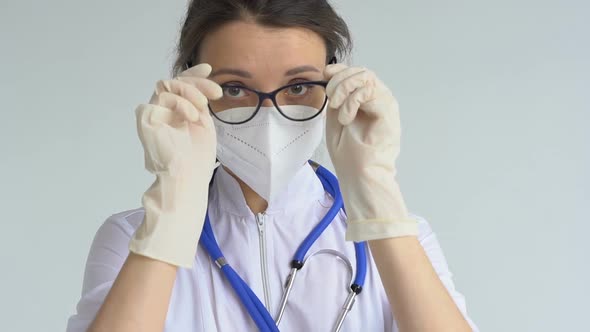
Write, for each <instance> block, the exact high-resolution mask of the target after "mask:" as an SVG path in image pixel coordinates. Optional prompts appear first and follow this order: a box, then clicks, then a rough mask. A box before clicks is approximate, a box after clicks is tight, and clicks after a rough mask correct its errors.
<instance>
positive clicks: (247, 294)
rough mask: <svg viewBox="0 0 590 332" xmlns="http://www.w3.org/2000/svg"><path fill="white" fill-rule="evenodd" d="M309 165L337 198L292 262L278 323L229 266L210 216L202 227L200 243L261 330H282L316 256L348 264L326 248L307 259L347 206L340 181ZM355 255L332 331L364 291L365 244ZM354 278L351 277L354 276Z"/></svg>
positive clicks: (275, 331) (349, 265)
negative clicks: (299, 279)
mask: <svg viewBox="0 0 590 332" xmlns="http://www.w3.org/2000/svg"><path fill="white" fill-rule="evenodd" d="M310 164H311V165H312V166H314V167H315V168H316V175H317V176H318V178H319V179H320V181H321V182H322V185H323V186H324V190H325V191H327V192H328V193H329V194H330V195H331V196H332V197H333V199H334V203H333V204H332V207H330V209H329V210H328V213H326V215H325V216H324V218H323V219H322V220H321V221H320V222H319V224H317V225H316V226H315V227H314V228H313V230H312V231H311V232H310V233H309V234H308V235H307V237H306V238H305V240H304V241H303V242H302V243H301V244H300V245H299V248H298V249H297V252H295V255H294V257H293V260H292V261H291V272H290V273H289V275H288V276H287V280H286V282H285V289H284V290H283V295H282V297H281V304H280V307H279V313H278V315H277V317H276V322H275V320H273V318H272V316H271V314H270V313H269V312H268V310H266V308H265V307H264V305H263V304H262V302H261V301H260V299H259V298H258V297H257V296H256V294H254V292H253V291H252V289H250V287H249V286H248V284H246V282H245V281H244V280H243V279H242V278H241V277H240V276H239V275H238V274H237V273H236V271H235V270H234V269H233V268H232V267H231V266H230V265H229V263H228V262H227V260H226V259H225V257H224V256H223V253H222V252H221V249H220V248H219V245H218V244H217V240H216V239H215V235H214V234H213V228H211V222H210V221H209V215H208V214H207V215H206V216H205V225H204V227H203V232H202V233H201V239H200V243H201V245H202V246H203V247H204V248H205V251H207V253H208V254H209V256H210V257H211V259H212V260H213V261H214V262H215V264H216V265H217V266H218V267H219V269H220V270H221V271H222V273H223V274H224V276H225V278H226V279H227V280H228V281H229V282H230V284H231V286H232V288H233V289H234V291H235V292H236V294H237V295H238V297H239V298H240V300H241V301H242V304H243V305H244V306H245V307H246V309H247V310H248V313H249V314H250V317H252V319H253V320H254V322H255V323H256V326H258V329H259V330H260V331H263V332H266V331H273V332H278V331H279V328H278V325H279V323H280V321H281V318H282V317H283V314H284V312H285V308H286V306H287V301H288V298H289V294H290V293H291V289H292V287H293V283H294V282H295V276H296V275H297V272H298V271H299V270H300V269H301V268H302V267H303V266H304V265H305V263H306V261H307V260H309V259H310V258H311V256H314V255H316V254H321V253H330V254H334V255H336V256H337V257H338V258H341V259H342V260H343V261H346V262H348V260H347V259H346V257H345V256H344V255H342V254H341V253H338V252H337V251H334V250H331V249H324V250H320V251H318V252H316V253H314V254H312V255H310V256H308V257H307V258H306V257H305V256H306V255H307V251H308V250H309V248H310V247H311V246H312V245H313V243H314V242H315V241H316V240H317V239H318V238H319V237H320V235H321V234H322V232H323V231H324V230H325V229H326V228H327V227H328V225H330V223H332V221H333V220H334V218H335V217H336V215H337V214H338V212H339V211H340V209H343V210H344V203H343V201H342V194H341V193H340V187H339V185H338V180H337V179H336V177H335V176H334V175H333V174H332V173H330V171H328V170H327V169H325V168H324V167H322V166H321V165H319V164H317V163H315V162H313V161H310ZM354 248H355V256H356V275H355V276H354V280H353V281H352V284H351V286H350V290H349V293H348V296H347V298H346V301H345V302H344V305H343V306H342V311H341V312H340V314H339V315H338V318H337V320H336V323H335V324H334V328H333V330H332V331H340V329H341V328H342V324H343V323H344V319H345V318H346V315H347V314H348V312H349V311H350V310H351V309H352V306H353V304H354V301H355V298H356V296H357V295H358V294H359V293H360V292H361V291H362V289H363V285H364V282H365V276H366V273H367V252H366V244H365V243H364V242H355V243H354ZM347 265H348V268H349V272H350V275H351V276H352V265H351V264H350V263H348V264H347ZM351 279H352V277H351Z"/></svg>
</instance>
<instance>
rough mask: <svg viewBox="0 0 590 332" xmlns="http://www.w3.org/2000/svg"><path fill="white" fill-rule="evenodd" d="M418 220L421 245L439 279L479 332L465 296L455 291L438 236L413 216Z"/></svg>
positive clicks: (472, 327)
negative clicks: (469, 314) (468, 309)
mask: <svg viewBox="0 0 590 332" xmlns="http://www.w3.org/2000/svg"><path fill="white" fill-rule="evenodd" d="M413 217H415V218H416V219H417V220H418V225H419V240H420V244H421V245H422V247H423V248H424V251H425V252H426V255H427V256H428V258H429V259H430V262H431V264H432V266H433V267H434V270H435V271H436V273H437V274H438V277H439V278H440V280H441V281H442V283H443V285H444V286H445V287H446V289H447V291H448V292H449V294H450V295H451V297H452V298H453V300H454V301H455V304H456V305H457V307H458V308H459V310H460V311H461V313H462V314H463V316H464V317H465V319H466V320H467V322H468V323H469V325H470V326H471V329H472V330H473V331H474V332H479V329H478V328H477V326H475V324H474V323H473V321H472V320H471V319H470V318H469V316H468V314H467V305H466V301H465V296H463V294H461V293H459V292H458V291H457V290H456V289H455V284H454V282H453V274H452V273H451V271H450V270H449V266H448V264H447V260H446V258H445V256H444V254H443V251H442V249H441V247H440V244H439V242H438V239H437V238H436V234H434V232H433V231H432V228H431V227H430V224H429V223H428V221H426V220H425V219H424V218H422V217H420V216H416V215H413Z"/></svg>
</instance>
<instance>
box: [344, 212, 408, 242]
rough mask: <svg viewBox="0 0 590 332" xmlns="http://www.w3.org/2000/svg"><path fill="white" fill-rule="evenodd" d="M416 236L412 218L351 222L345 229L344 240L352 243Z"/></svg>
mask: <svg viewBox="0 0 590 332" xmlns="http://www.w3.org/2000/svg"><path fill="white" fill-rule="evenodd" d="M417 235H418V222H417V221H416V220H414V219H412V218H407V219H403V220H390V219H389V220H388V219H370V220H352V221H349V222H348V225H347V229H346V240H347V241H354V242H362V241H370V240H379V239H386V238H393V237H402V236H417Z"/></svg>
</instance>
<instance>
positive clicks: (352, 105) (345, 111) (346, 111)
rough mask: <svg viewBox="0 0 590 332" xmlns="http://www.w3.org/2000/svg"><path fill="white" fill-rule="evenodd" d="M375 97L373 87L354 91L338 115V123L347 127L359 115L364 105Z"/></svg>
mask: <svg viewBox="0 0 590 332" xmlns="http://www.w3.org/2000/svg"><path fill="white" fill-rule="evenodd" d="M372 97H373V87H371V86H364V87H362V88H360V89H358V90H356V91H354V92H353V93H352V94H351V95H350V96H349V97H348V98H347V99H346V101H345V102H344V104H343V105H342V107H340V109H339V110H340V111H339V113H338V122H340V123H341V124H342V125H343V126H347V125H349V124H350V123H352V121H353V120H354V118H355V117H356V116H357V114H358V110H359V108H360V107H361V105H362V104H364V103H365V102H367V101H369V100H370V98H372Z"/></svg>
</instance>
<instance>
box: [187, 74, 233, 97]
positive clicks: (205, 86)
mask: <svg viewBox="0 0 590 332" xmlns="http://www.w3.org/2000/svg"><path fill="white" fill-rule="evenodd" d="M177 80H179V81H182V82H186V83H187V84H191V85H192V86H194V87H196V88H197V89H198V90H199V91H200V92H201V93H202V94H203V95H205V97H207V99H209V100H216V99H219V98H221V97H222V96H223V89H222V88H221V86H219V84H217V83H216V82H213V81H212V80H210V79H207V78H202V77H177Z"/></svg>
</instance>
